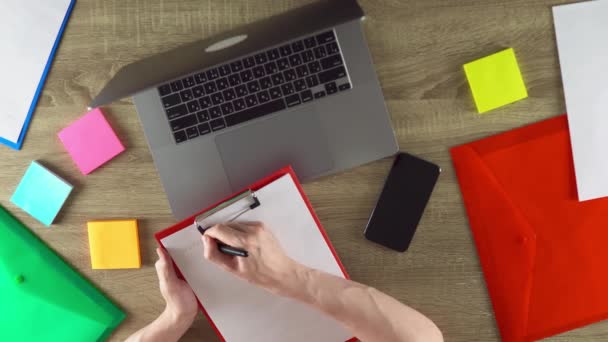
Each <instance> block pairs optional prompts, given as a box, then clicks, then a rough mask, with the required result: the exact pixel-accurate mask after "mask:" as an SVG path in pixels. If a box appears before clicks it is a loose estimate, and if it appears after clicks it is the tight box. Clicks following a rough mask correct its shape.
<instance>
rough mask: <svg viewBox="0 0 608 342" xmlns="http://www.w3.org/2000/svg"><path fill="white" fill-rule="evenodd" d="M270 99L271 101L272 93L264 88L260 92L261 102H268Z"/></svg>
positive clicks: (259, 99) (259, 98) (259, 100)
mask: <svg viewBox="0 0 608 342" xmlns="http://www.w3.org/2000/svg"><path fill="white" fill-rule="evenodd" d="M268 101H270V94H269V93H268V91H266V90H264V91H261V92H259V93H258V102H259V103H266V102H268Z"/></svg>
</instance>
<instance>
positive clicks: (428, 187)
mask: <svg viewBox="0 0 608 342" xmlns="http://www.w3.org/2000/svg"><path fill="white" fill-rule="evenodd" d="M440 173H441V169H440V168H439V166H437V165H435V164H433V163H430V162H428V161H426V160H422V159H420V158H417V157H414V156H412V155H410V154H407V153H399V154H398V155H397V157H396V158H395V161H394V163H393V167H392V169H391V171H390V173H389V175H388V177H387V179H386V182H385V183H384V188H383V189H382V193H381V194H380V198H379V199H378V203H377V204H376V207H375V208H374V211H373V212H372V215H371V217H370V218H369V222H368V223H367V227H366V228H365V233H364V234H365V237H366V238H367V239H368V240H370V241H373V242H376V243H378V244H381V245H383V246H385V247H388V248H390V249H394V250H396V251H399V252H405V251H406V250H407V249H408V247H409V246H410V243H411V242H412V238H413V237H414V233H415V232H416V227H417V226H418V223H419V222H420V218H421V217H422V213H423V212H424V208H425V207H426V205H427V203H428V201H429V199H430V197H431V193H432V192H433V188H434V187H435V183H437V178H439V174H440Z"/></svg>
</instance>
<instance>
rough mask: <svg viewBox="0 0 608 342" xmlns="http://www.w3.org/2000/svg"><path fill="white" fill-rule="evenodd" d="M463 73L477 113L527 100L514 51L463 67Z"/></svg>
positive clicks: (479, 60) (485, 58)
mask: <svg viewBox="0 0 608 342" xmlns="http://www.w3.org/2000/svg"><path fill="white" fill-rule="evenodd" d="M464 72H465V73H466V75H467V79H468V80H469V85H470V86H471V91H472V92H473V98H474V99H475V104H476V105H477V111H478V112H479V113H485V112H487V111H490V110H492V109H496V108H499V107H502V106H505V105H508V104H510V103H513V102H516V101H519V100H522V99H525V98H527V97H528V91H527V90H526V85H525V84H524V80H523V78H522V76H521V71H520V70H519V65H518V64H517V59H516V58H515V51H513V49H506V50H504V51H501V52H498V53H495V54H493V55H490V56H487V57H484V58H482V59H478V60H476V61H474V62H471V63H468V64H465V65H464Z"/></svg>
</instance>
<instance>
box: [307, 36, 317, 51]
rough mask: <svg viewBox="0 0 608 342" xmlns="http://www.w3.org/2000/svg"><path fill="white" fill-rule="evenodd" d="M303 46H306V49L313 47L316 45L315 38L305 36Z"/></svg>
mask: <svg viewBox="0 0 608 342" xmlns="http://www.w3.org/2000/svg"><path fill="white" fill-rule="evenodd" d="M304 46H306V48H307V49H310V48H313V47H315V46H317V40H316V39H315V38H313V37H310V38H306V39H304Z"/></svg>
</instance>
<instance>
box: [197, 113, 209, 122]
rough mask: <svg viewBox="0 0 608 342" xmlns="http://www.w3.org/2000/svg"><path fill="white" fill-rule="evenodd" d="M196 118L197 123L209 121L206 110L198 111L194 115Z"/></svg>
mask: <svg viewBox="0 0 608 342" xmlns="http://www.w3.org/2000/svg"><path fill="white" fill-rule="evenodd" d="M196 118H197V119H198V122H206V121H209V112H208V111H206V110H203V111H200V112H198V113H196Z"/></svg>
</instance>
